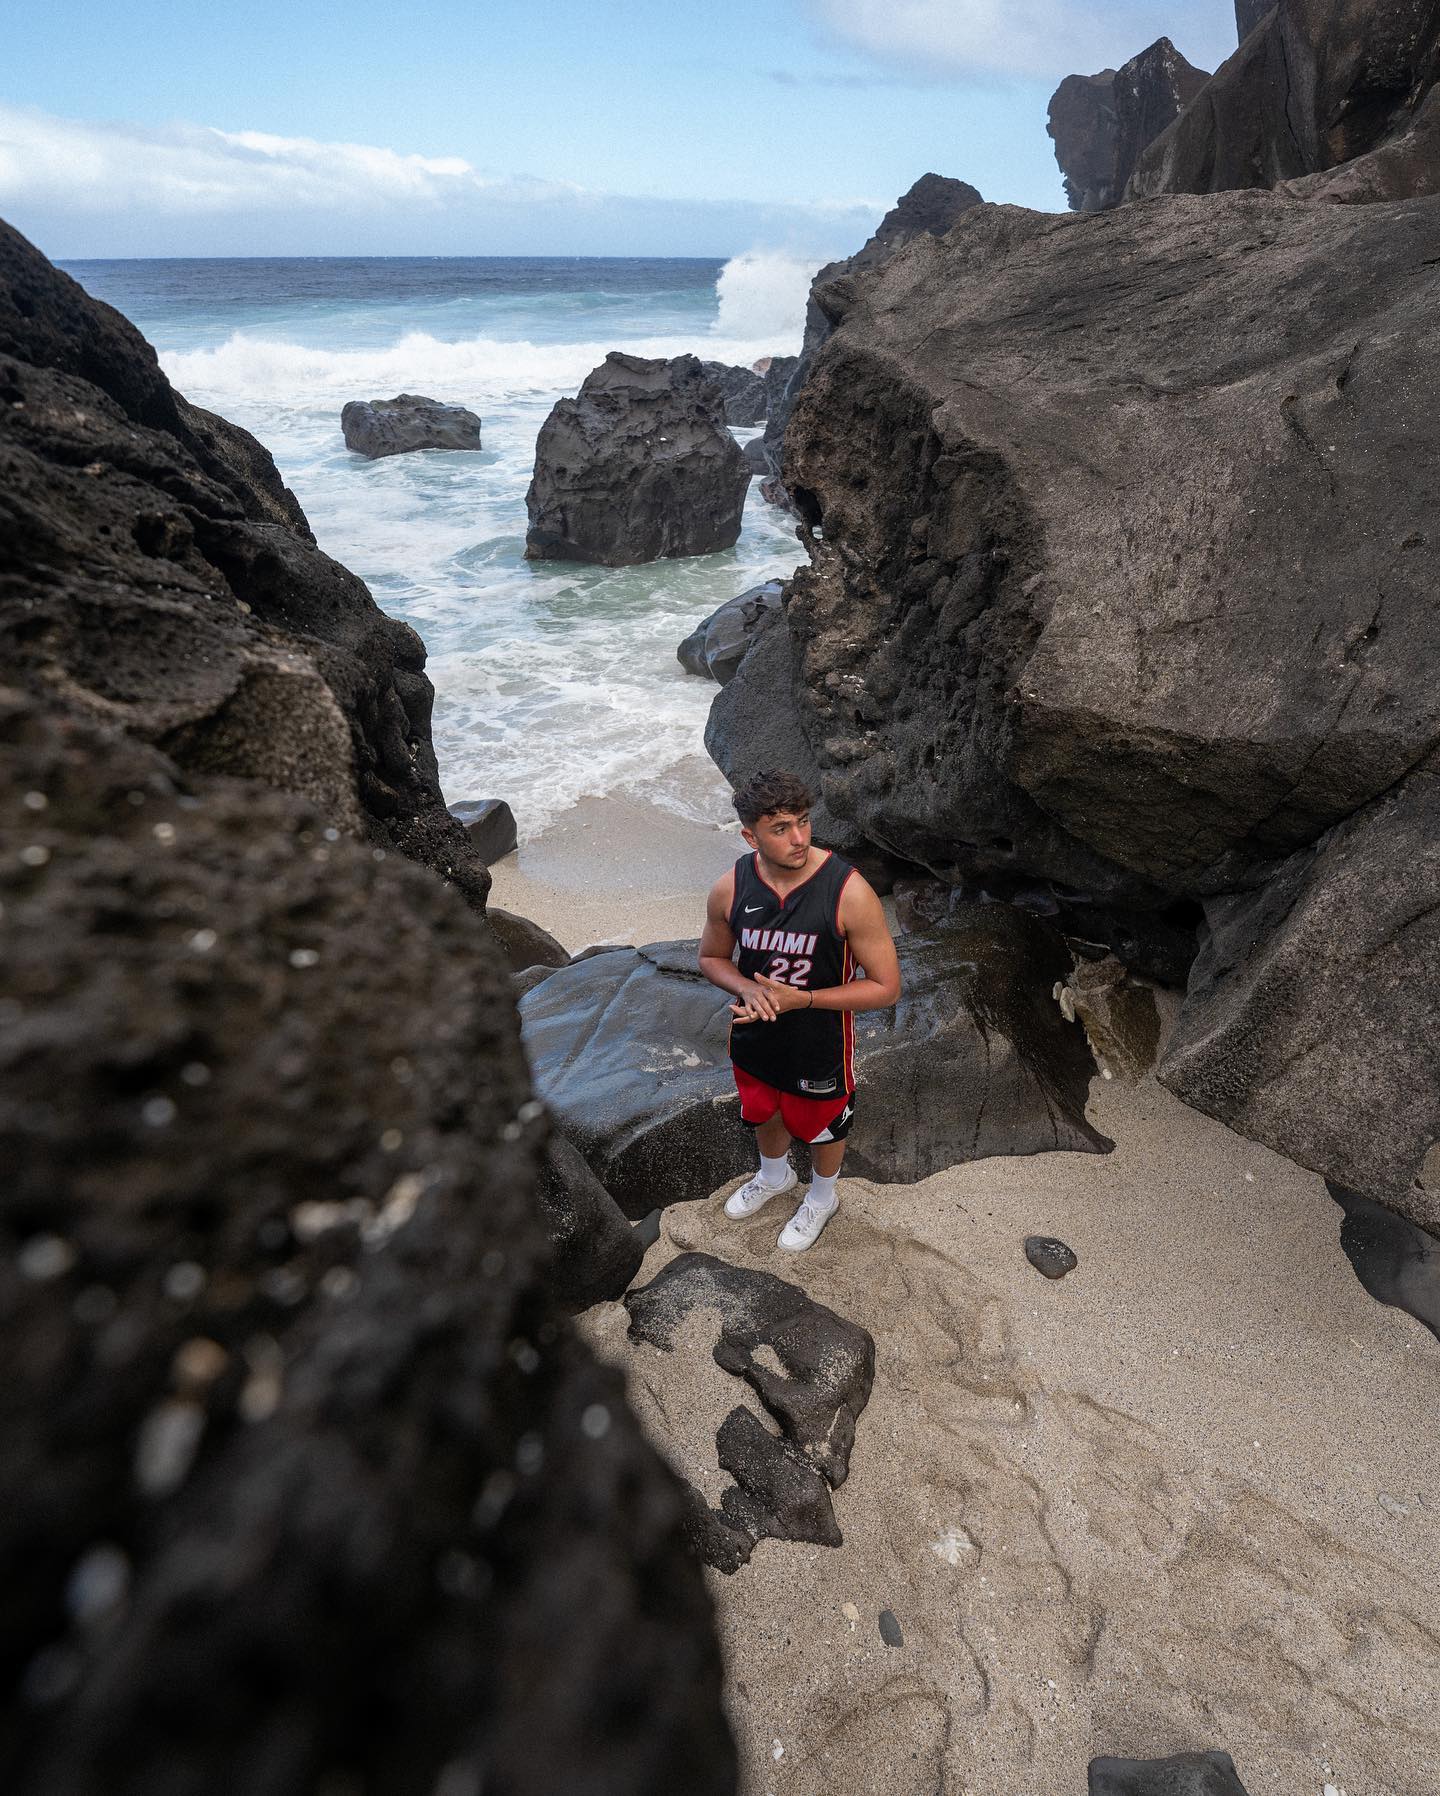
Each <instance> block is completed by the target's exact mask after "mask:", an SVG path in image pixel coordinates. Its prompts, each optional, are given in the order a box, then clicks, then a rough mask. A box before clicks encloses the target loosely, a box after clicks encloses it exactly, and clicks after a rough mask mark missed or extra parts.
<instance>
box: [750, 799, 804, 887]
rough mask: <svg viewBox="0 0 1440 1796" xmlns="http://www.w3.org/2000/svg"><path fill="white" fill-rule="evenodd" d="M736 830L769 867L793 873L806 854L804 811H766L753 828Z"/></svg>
mask: <svg viewBox="0 0 1440 1796" xmlns="http://www.w3.org/2000/svg"><path fill="white" fill-rule="evenodd" d="M740 834H741V835H742V836H744V838H745V840H746V841H747V842H748V843H749V844H750V846H751V847H752V848H753V849H755V850H756V851H757V852H758V854H759V856H760V858H761V860H762V861H768V862H769V863H770V865H771V866H772V867H783V868H785V869H786V870H787V871H789V872H792V873H793V872H794V870H795V869H796V868H797V867H803V866H804V865H805V863H806V861H807V860H808V859H809V858H810V813H809V812H808V811H767V812H766V813H765V815H764V816H763V817H761V818H759V819H758V820H757V821H756V823H755V825H754V827H753V828H751V829H742V830H741V831H740Z"/></svg>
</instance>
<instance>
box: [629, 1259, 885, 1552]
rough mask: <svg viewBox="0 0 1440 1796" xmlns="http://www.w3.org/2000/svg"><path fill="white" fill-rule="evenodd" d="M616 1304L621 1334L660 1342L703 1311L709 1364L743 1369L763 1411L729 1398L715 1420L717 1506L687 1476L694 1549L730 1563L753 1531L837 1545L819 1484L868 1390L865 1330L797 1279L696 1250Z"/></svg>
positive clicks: (836, 1472) (841, 1457) (850, 1439)
mask: <svg viewBox="0 0 1440 1796" xmlns="http://www.w3.org/2000/svg"><path fill="white" fill-rule="evenodd" d="M625 1307H626V1309H627V1310H628V1311H629V1313H630V1339H631V1340H632V1341H645V1342H648V1343H649V1344H650V1345H651V1346H653V1347H658V1348H659V1349H661V1351H662V1352H665V1353H673V1352H675V1351H676V1349H677V1347H678V1346H680V1344H681V1342H682V1339H683V1338H684V1337H685V1335H686V1333H687V1331H686V1327H685V1324H686V1321H687V1318H688V1317H689V1316H691V1315H692V1314H694V1313H696V1312H700V1313H703V1314H705V1315H706V1316H709V1315H711V1314H714V1315H715V1316H716V1317H717V1319H718V1325H717V1329H716V1336H715V1340H714V1345H713V1348H712V1350H711V1351H712V1354H713V1357H714V1360H715V1363H716V1364H717V1365H718V1366H720V1367H721V1368H722V1370H724V1371H726V1372H729V1373H732V1374H733V1375H734V1376H735V1377H737V1378H741V1379H743V1380H744V1381H745V1382H746V1383H747V1384H748V1385H749V1386H750V1387H751V1389H752V1390H753V1391H754V1392H755V1394H756V1396H758V1397H759V1399H760V1402H761V1404H762V1405H763V1406H764V1409H765V1412H766V1414H767V1415H768V1416H769V1417H770V1419H771V1424H772V1426H771V1427H770V1428H766V1427H765V1426H764V1425H763V1424H762V1423H761V1421H760V1420H759V1418H758V1417H757V1416H756V1414H755V1413H754V1411H753V1410H751V1409H748V1408H746V1407H745V1406H744V1405H740V1406H737V1407H736V1408H735V1409H733V1410H731V1412H730V1414H729V1415H728V1416H727V1417H726V1418H725V1421H724V1422H723V1423H722V1425H721V1427H720V1430H719V1433H718V1434H717V1436H716V1450H717V1454H718V1458H719V1463H720V1466H721V1468H722V1469H723V1470H724V1471H727V1472H728V1473H729V1474H730V1475H731V1477H732V1478H734V1480H735V1483H734V1484H733V1485H731V1486H730V1487H729V1488H728V1489H727V1490H725V1491H724V1492H723V1493H722V1495H721V1498H720V1505H719V1508H718V1509H715V1508H712V1507H711V1506H710V1505H709V1504H707V1503H706V1502H705V1500H704V1498H703V1497H702V1496H701V1494H700V1492H699V1491H698V1490H696V1489H694V1487H693V1485H692V1490H691V1504H690V1510H689V1514H688V1517H687V1527H688V1529H689V1532H690V1537H691V1540H692V1542H693V1544H694V1546H695V1549H696V1551H697V1553H698V1554H699V1556H700V1557H701V1558H702V1559H704V1560H705V1561H706V1562H707V1564H710V1565H713V1566H715V1567H717V1568H718V1569H719V1570H721V1571H725V1572H733V1571H734V1570H736V1569H737V1567H739V1566H741V1565H743V1564H745V1563H746V1562H747V1561H748V1559H749V1558H750V1555H751V1553H752V1551H753V1550H754V1547H755V1543H756V1542H757V1541H760V1540H800V1541H811V1542H813V1543H814V1544H816V1545H819V1546H832V1547H833V1546H840V1545H842V1544H843V1538H842V1535H841V1532H840V1529H839V1526H838V1525H837V1523H836V1519H835V1510H834V1505H833V1503H832V1500H831V1495H830V1493H831V1491H833V1490H838V1489H839V1487H840V1486H841V1485H842V1484H843V1483H844V1482H845V1477H846V1474H847V1473H848V1471H849V1469H850V1454H851V1450H852V1448H853V1446H854V1442H855V1425H856V1423H857V1421H858V1420H859V1417H860V1414H861V1412H862V1411H863V1410H864V1408H865V1405H866V1403H867V1402H868V1401H869V1399H870V1387H871V1385H872V1384H873V1383H874V1379H875V1343H874V1341H873V1340H872V1338H871V1337H870V1335H869V1334H868V1333H867V1332H866V1331H865V1330H864V1329H863V1328H861V1327H859V1326H858V1325H857V1324H856V1323H853V1322H847V1321H846V1320H845V1318H844V1317H843V1316H838V1315H836V1313H835V1312H834V1311H833V1310H830V1309H827V1308H826V1307H825V1306H824V1305H823V1304H820V1303H816V1302H814V1300H813V1299H811V1298H810V1297H807V1296H806V1294H805V1292H804V1291H803V1290H801V1289H800V1288H799V1286H797V1285H791V1284H787V1283H786V1282H785V1281H784V1280H783V1279H778V1278H776V1277H775V1276H774V1275H773V1274H772V1273H768V1272H761V1271H758V1270H757V1269H756V1268H754V1267H749V1266H745V1267H741V1266H731V1265H727V1264H726V1263H725V1261H723V1260H718V1259H716V1258H714V1256H713V1255H711V1254H704V1253H685V1254H680V1255H679V1256H678V1257H677V1258H675V1259H673V1260H671V1261H670V1263H669V1264H668V1265H667V1266H666V1267H665V1268H664V1269H663V1270H662V1271H661V1272H660V1273H659V1275H658V1276H657V1277H656V1278H655V1279H653V1280H652V1281H651V1282H650V1283H649V1284H648V1285H644V1286H642V1287H641V1288H640V1289H639V1290H636V1291H631V1292H630V1293H629V1294H628V1295H627V1297H626V1299H625ZM691 1350H692V1351H693V1350H694V1348H693V1344H692V1345H691ZM659 1375H660V1376H662V1377H663V1373H661V1374H659ZM687 1382H688V1380H687ZM685 1469H686V1468H685V1467H683V1466H682V1467H681V1470H682V1471H683V1470H685Z"/></svg>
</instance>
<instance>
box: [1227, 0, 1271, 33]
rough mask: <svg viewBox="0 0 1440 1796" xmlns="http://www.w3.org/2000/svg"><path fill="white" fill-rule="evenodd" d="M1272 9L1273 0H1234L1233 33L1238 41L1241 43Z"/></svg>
mask: <svg viewBox="0 0 1440 1796" xmlns="http://www.w3.org/2000/svg"><path fill="white" fill-rule="evenodd" d="M1274 10H1275V0H1235V34H1236V36H1237V37H1238V39H1239V41H1240V42H1241V43H1242V44H1243V43H1244V42H1245V39H1246V38H1247V37H1249V35H1250V33H1251V32H1252V31H1253V30H1254V29H1255V27H1256V26H1257V25H1258V24H1259V23H1260V21H1261V20H1262V19H1263V18H1265V17H1266V16H1267V15H1268V14H1270V13H1272V12H1274Z"/></svg>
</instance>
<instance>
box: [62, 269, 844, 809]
mask: <svg viewBox="0 0 1440 1796" xmlns="http://www.w3.org/2000/svg"><path fill="white" fill-rule="evenodd" d="M65 266H66V268H67V270H68V272H69V273H71V274H72V275H73V276H74V277H75V278H76V279H77V280H78V281H79V282H80V283H81V285H82V286H84V287H85V288H86V289H87V290H88V291H89V292H91V293H93V294H95V295H96V296H97V297H98V298H100V299H103V300H106V301H108V302H109V303H110V304H111V305H113V306H115V307H117V308H118V309H119V310H120V311H122V312H124V313H125V314H126V316H127V317H129V318H130V319H131V320H132V321H133V322H134V323H135V324H136V325H137V326H138V327H139V329H140V330H142V331H143V332H144V334H145V335H146V336H147V337H148V338H149V339H150V341H151V342H152V343H154V345H155V346H156V349H157V350H158V351H159V354H160V359H161V363H162V365H163V367H164V369H165V372H166V373H167V374H168V375H169V377H170V379H171V380H172V382H173V383H174V384H175V385H176V386H177V387H178V388H179V389H180V391H181V392H183V393H184V394H185V395H186V396H187V398H189V399H191V400H193V401H195V402H196V403H197V404H199V405H203V406H206V407H208V408H209V409H210V410H212V411H216V412H219V413H220V414H221V415H222V416H224V417H226V418H230V419H232V420H233V421H234V422H235V423H237V424H242V425H244V426H245V428H246V429H247V430H250V431H252V432H253V433H254V434H255V435H256V436H257V437H258V438H259V439H260V441H261V442H262V443H264V444H265V445H266V447H267V448H268V449H269V450H270V451H271V453H272V454H273V455H274V457H275V460H276V462H277V463H278V465H279V468H280V472H281V474H282V476H283V478H284V479H285V481H286V483H287V484H288V485H289V486H290V487H292V488H293V489H294V491H295V493H296V496H297V497H298V498H299V500H300V503H301V504H302V505H303V506H304V508H305V512H306V515H307V516H308V517H309V519H310V523H311V526H312V528H313V529H314V531H315V534H316V536H317V538H318V539H319V542H320V545H321V547H322V548H323V549H325V550H326V551H327V552H328V553H329V554H331V555H333V556H334V557H335V558H336V559H337V560H339V561H342V562H344V563H345V565H346V566H347V567H349V568H351V569H353V570H354V571H355V572H356V573H357V574H359V575H360V576H361V577H362V579H364V580H365V581H366V582H367V584H368V585H369V587H370V589H371V591H372V592H373V593H374V595H375V598H376V600H377V601H378V603H379V604H380V605H381V606H382V607H383V608H384V609H385V610H386V611H387V612H389V613H391V614H392V615H393V616H395V617H400V618H404V619H405V620H406V622H408V623H411V624H413V625H414V626H415V628H416V629H417V630H419V632H420V634H421V635H422V636H423V637H424V639H425V642H426V644H427V646H428V648H429V651H430V661H429V672H430V677H431V679H432V680H433V681H434V683H435V688H436V709H435V743H436V751H437V754H438V756H439V761H440V773H441V782H442V785H443V787H444V791H445V795H446V798H447V799H448V800H450V801H451V802H454V801H456V800H458V799H465V798H480V797H485V798H489V797H497V798H504V799H506V800H508V801H509V803H510V805H511V807H512V808H513V810H514V812H515V816H516V819H517V821H518V823H519V826H520V832H521V837H522V840H523V839H525V838H527V837H532V836H534V835H535V834H537V833H538V832H539V831H540V830H542V829H543V828H544V826H545V825H546V823H548V822H549V821H550V820H552V819H553V818H554V817H556V816H557V815H558V814H559V813H560V812H562V811H563V810H565V809H566V808H568V807H569V806H570V805H572V804H573V803H574V802H575V801H576V800H577V799H579V798H582V797H585V796H590V795H605V794H620V795H625V796H630V797H636V798H643V799H649V800H652V801H654V802H657V803H660V804H662V805H664V806H666V807H667V808H669V809H671V810H674V811H678V812H679V813H681V814H682V815H687V816H693V817H700V818H706V819H718V818H719V817H720V816H722V815H724V814H725V806H724V786H723V782H721V780H720V778H719V775H718V774H717V773H716V772H715V770H714V769H713V768H712V767H711V766H710V764H709V762H708V761H706V760H705V759H704V744H703V732H704V727H705V717H706V713H707V711H708V709H709V705H710V700H711V699H712V698H713V696H714V694H715V691H716V688H715V687H714V686H712V685H711V684H710V682H708V681H702V680H697V679H695V678H694V677H693V676H689V675H686V674H684V673H683V672H682V671H681V669H680V666H679V663H678V662H677V661H676V659H675V647H676V644H677V643H678V642H679V641H680V640H681V638H682V637H684V636H685V635H687V634H688V633H689V631H690V630H691V629H693V628H694V626H695V624H696V623H698V622H699V620H700V619H701V618H702V617H704V616H705V615H706V614H707V613H708V612H710V611H712V610H714V608H715V607H716V606H717V605H719V604H721V603H723V601H724V600H726V599H728V598H731V597H733V596H734V595H735V594H736V593H739V592H743V591H744V590H745V588H746V587H748V586H752V585H754V584H756V583H757V582H759V581H761V580H766V579H769V578H772V577H774V576H777V575H784V574H787V573H789V572H790V571H791V570H792V569H793V568H794V567H796V566H797V565H798V564H799V563H800V561H801V560H802V559H803V556H802V553H801V551H800V548H799V545H798V543H797V542H796V540H795V536H794V526H793V521H792V520H790V519H789V518H787V517H786V516H785V515H784V514H783V513H780V512H777V511H775V510H773V509H772V508H771V507H769V506H767V505H765V503H764V502H763V501H762V500H761V498H760V495H759V491H758V482H752V485H751V490H750V496H749V500H748V502H747V505H746V511H745V521H744V528H743V530H742V532H741V536H740V540H739V542H738V543H737V544H736V546H735V547H734V549H732V550H729V551H727V552H725V553H723V554H719V555H706V556H696V557H692V558H687V559H683V560H671V561H659V562H652V563H650V564H648V565H646V566H643V567H636V568H592V567H583V566H577V565H570V564H561V563H557V562H534V563H527V562H526V561H525V560H524V546H525V523H526V516H525V490H526V487H527V486H528V484H529V481H530V474H531V468H532V465H533V461H534V451H535V438H536V435H537V433H538V432H539V429H540V426H541V424H542V423H543V422H544V420H545V417H546V415H547V414H548V412H549V410H550V408H551V406H552V405H553V404H554V402H555V401H556V399H558V398H560V397H561V396H562V395H565V394H569V393H573V392H574V391H575V390H576V388H577V387H578V386H579V384H580V382H581V381H582V380H583V379H584V378H585V376H586V374H588V373H589V371H590V370H591V369H592V368H593V367H595V366H596V365H597V364H598V363H599V362H601V361H602V360H603V359H604V356H605V354H606V352H607V351H608V350H611V349H625V350H628V351H630V352H632V353H634V354H638V355H666V356H669V355H678V354H680V353H682V352H685V351H691V352H694V353H695V354H698V355H700V356H702V357H704V358H706V359H713V360H717V361H725V362H732V363H741V364H749V363H750V362H753V361H755V360H756V359H757V358H759V357H760V356H762V355H775V354H794V353H795V352H796V351H797V350H798V348H799V345H800V338H801V334H802V329H803V319H804V302H805V292H806V287H807V284H808V279H809V274H810V272H811V271H810V270H809V269H808V267H805V266H802V265H800V264H798V263H794V262H792V261H789V260H788V259H786V258H783V257H778V256H766V255H750V256H744V257H739V258H735V259H733V260H731V261H729V262H719V261H696V260H689V259H686V260H678V259H655V260H642V259H630V258H626V259H614V260H608V259H606V260H597V259H594V258H577V259H570V258H552V257H547V258H539V259H533V260H530V259H516V258H475V259H468V258H465V259H462V258H435V259H430V258H418V259H401V258H357V259H331V258H323V259H309V258H306V259H294V260H288V259H287V260H273V261H271V260H255V259H247V260H236V261H226V260H204V261H178V260H177V261H133V262H122V261H105V262H71V263H67V264H66V265H65ZM399 392H416V393H425V394H428V395H430V396H431V397H432V398H435V399H440V400H446V401H455V402H458V403H460V404H462V405H467V406H469V407H470V408H471V409H472V410H474V411H476V412H478V413H479V414H480V416H481V419H482V421H483V422H482V442H483V445H484V446H483V448H482V449H481V450H480V451H479V452H478V453H468V454H465V453H460V454H449V453H442V452H437V451H426V452H423V453H419V454H413V455H400V456H392V457H389V458H387V459H385V460H382V461H378V462H367V461H365V460H364V459H362V458H361V457H360V456H357V455H352V454H351V453H350V452H349V451H348V450H347V449H346V448H345V445H344V442H343V440H342V438H341V435H340V409H341V407H342V406H343V405H344V404H345V402H346V400H348V399H376V398H391V397H393V396H394V395H395V394H396V393H399ZM736 434H737V436H738V437H739V438H740V440H741V441H744V440H745V439H746V438H747V437H749V436H751V435H753V434H755V433H754V432H753V431H738V432H737V433H736Z"/></svg>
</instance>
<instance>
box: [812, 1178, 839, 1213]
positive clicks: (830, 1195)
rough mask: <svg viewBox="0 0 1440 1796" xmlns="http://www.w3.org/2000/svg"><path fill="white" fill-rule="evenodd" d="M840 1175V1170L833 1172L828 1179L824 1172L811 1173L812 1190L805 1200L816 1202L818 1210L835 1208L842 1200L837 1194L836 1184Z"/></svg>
mask: <svg viewBox="0 0 1440 1796" xmlns="http://www.w3.org/2000/svg"><path fill="white" fill-rule="evenodd" d="M839 1177H840V1174H839V1173H838V1172H832V1173H831V1174H830V1177H829V1178H828V1179H827V1178H826V1177H825V1176H824V1174H823V1173H818V1172H812V1173H811V1174H810V1190H809V1192H808V1193H807V1194H806V1199H805V1201H806V1202H807V1203H812V1204H814V1206H815V1208H816V1209H817V1210H831V1209H833V1208H834V1207H835V1205H836V1204H838V1203H839V1201H840V1199H839V1198H838V1197H837V1196H836V1195H835V1185H836V1182H837V1181H838V1180H839Z"/></svg>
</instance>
